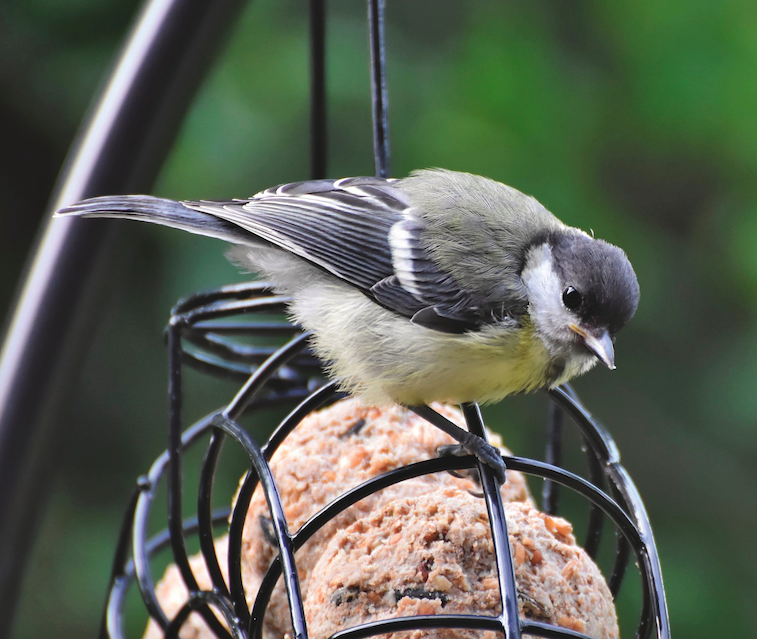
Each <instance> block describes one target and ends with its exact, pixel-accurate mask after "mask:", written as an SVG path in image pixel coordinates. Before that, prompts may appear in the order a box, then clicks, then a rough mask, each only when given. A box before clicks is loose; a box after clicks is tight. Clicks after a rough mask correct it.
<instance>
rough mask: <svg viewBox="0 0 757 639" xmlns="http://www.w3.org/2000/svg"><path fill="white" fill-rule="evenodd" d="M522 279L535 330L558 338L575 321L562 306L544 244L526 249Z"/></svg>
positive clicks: (548, 253)
mask: <svg viewBox="0 0 757 639" xmlns="http://www.w3.org/2000/svg"><path fill="white" fill-rule="evenodd" d="M521 278H522V279H523V284H524V285H525V287H526V289H527V291H528V306H529V313H530V315H531V319H532V320H533V322H534V326H535V327H536V330H537V331H538V332H539V333H541V334H542V336H544V337H545V338H547V339H548V340H549V341H554V342H557V341H560V338H561V337H562V336H564V335H565V331H566V327H567V326H568V325H569V324H570V323H571V322H572V321H574V320H573V318H572V315H571V314H570V311H568V309H566V308H565V306H563V303H562V291H561V286H562V285H561V283H560V278H559V277H558V276H557V273H555V270H554V266H553V260H552V251H551V249H550V248H549V246H548V245H547V244H540V245H539V246H536V247H534V248H532V249H531V250H530V251H529V252H528V255H527V256H526V266H525V268H524V269H523V273H522V275H521Z"/></svg>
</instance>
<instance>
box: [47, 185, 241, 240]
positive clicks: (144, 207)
mask: <svg viewBox="0 0 757 639" xmlns="http://www.w3.org/2000/svg"><path fill="white" fill-rule="evenodd" d="M55 217H111V218H122V219H128V220H137V221H139V222H150V223H152V224H160V225H162V226H170V227H171V228H176V229H181V230H183V231H189V232H190V233H195V234H197V235H206V236H208V237H214V238H218V239H221V240H224V241H226V242H232V243H234V244H250V243H253V242H254V238H253V237H252V236H251V234H250V233H249V232H246V231H244V230H243V229H241V228H240V227H238V226H237V225H236V224H232V223H231V222H228V221H226V220H222V219H220V218H217V217H215V216H213V215H211V214H209V213H203V212H202V211H196V210H193V209H191V208H189V207H187V206H185V205H184V204H182V203H181V202H176V201H174V200H168V199H166V198H160V197H153V196H151V195H106V196H102V197H93V198H90V199H88V200H82V201H81V202H77V203H76V204H72V205H71V206H67V207H65V208H62V209H60V210H59V211H57V212H56V213H55Z"/></svg>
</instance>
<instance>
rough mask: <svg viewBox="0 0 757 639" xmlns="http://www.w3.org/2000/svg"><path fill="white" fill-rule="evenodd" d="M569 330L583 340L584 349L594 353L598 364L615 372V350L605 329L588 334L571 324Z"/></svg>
mask: <svg viewBox="0 0 757 639" xmlns="http://www.w3.org/2000/svg"><path fill="white" fill-rule="evenodd" d="M570 330H571V331H573V332H574V333H575V334H576V335H579V336H580V337H581V339H583V341H584V344H585V345H586V348H588V349H589V350H590V351H591V352H592V353H594V354H595V355H596V356H597V359H599V361H600V362H602V363H603V364H604V365H605V366H607V368H609V369H610V370H611V371H614V370H615V349H614V348H613V345H612V338H611V337H610V334H609V333H608V332H607V331H606V330H605V329H602V330H599V331H596V332H589V331H585V330H584V329H582V328H581V327H580V326H577V325H576V324H571V325H570Z"/></svg>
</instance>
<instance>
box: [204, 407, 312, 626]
mask: <svg viewBox="0 0 757 639" xmlns="http://www.w3.org/2000/svg"><path fill="white" fill-rule="evenodd" d="M227 410H228V409H227ZM213 425H214V426H215V427H216V428H218V429H219V430H222V431H223V432H225V433H226V434H227V435H230V436H232V437H233V438H234V439H235V440H236V441H237V442H238V443H240V444H241V445H242V446H243V447H244V449H245V451H246V452H247V454H248V455H249V456H250V461H251V462H252V466H253V469H254V471H255V474H256V475H257V478H258V481H259V482H260V485H261V487H262V488H263V492H264V494H265V498H266V503H267V504H268V512H269V514H270V516H271V525H272V527H273V531H274V533H275V535H276V542H277V544H278V547H279V557H280V560H281V563H282V566H283V569H284V586H285V588H286V592H287V597H288V598H289V612H290V615H291V620H292V628H293V630H294V639H307V636H308V634H307V624H306V623H305V608H304V602H303V599H302V591H301V589H300V579H299V575H298V573H297V564H296V563H295V560H294V545H293V543H292V537H291V535H290V534H289V524H288V523H287V520H286V515H285V514H284V507H283V505H282V503H281V497H280V495H279V491H278V488H277V487H276V482H275V480H274V478H273V473H272V472H271V468H270V466H269V465H268V462H267V461H266V459H265V457H264V456H263V452H262V451H261V450H260V447H259V446H258V445H257V444H256V443H255V441H254V440H253V439H252V437H250V436H249V435H248V434H247V432H246V431H245V430H243V429H242V428H241V427H240V426H239V424H237V423H236V421H235V420H233V419H231V418H229V416H228V412H227V411H224V412H223V413H222V414H220V415H216V416H215V418H214V419H213ZM234 510H235V511H236V510H237V508H235V509H234Z"/></svg>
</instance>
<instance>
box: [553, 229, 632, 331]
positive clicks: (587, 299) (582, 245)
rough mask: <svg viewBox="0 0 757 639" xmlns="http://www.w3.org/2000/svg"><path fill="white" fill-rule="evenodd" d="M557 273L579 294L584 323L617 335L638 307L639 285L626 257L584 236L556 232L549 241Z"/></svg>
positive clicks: (578, 311) (577, 313)
mask: <svg viewBox="0 0 757 639" xmlns="http://www.w3.org/2000/svg"><path fill="white" fill-rule="evenodd" d="M549 243H550V245H551V246H552V255H553V257H554V267H555V270H556V271H557V272H558V273H559V274H560V275H561V276H562V279H563V283H564V285H565V287H568V286H570V287H573V288H574V289H575V290H576V291H578V293H580V296H581V297H580V300H581V302H580V305H578V306H577V308H575V309H574V312H575V313H576V315H577V316H578V317H579V318H580V320H581V322H582V323H583V324H584V325H586V326H590V327H597V328H599V327H604V328H607V329H608V331H609V332H610V334H611V335H615V333H617V332H618V331H619V330H620V329H621V328H623V326H625V325H626V324H627V323H628V322H629V320H630V319H631V318H632V317H633V315H634V313H635V312H636V307H637V306H638V305H639V283H638V281H637V279H636V273H634V270H633V267H632V266H631V263H630V262H629V261H628V257H626V254H625V253H624V252H623V251H622V250H621V249H619V248H618V247H617V246H613V245H612V244H610V243H608V242H605V241H604V240H596V239H593V238H591V237H588V236H587V235H584V234H583V233H575V232H569V233H565V232H557V233H554V234H552V236H551V237H550V238H549Z"/></svg>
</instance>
